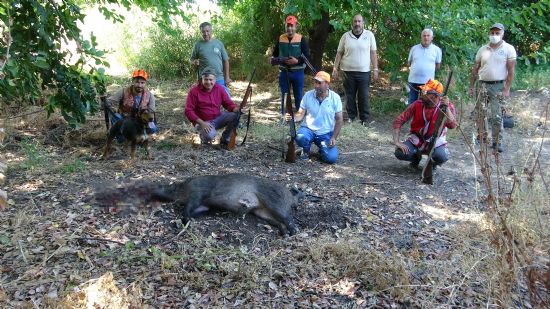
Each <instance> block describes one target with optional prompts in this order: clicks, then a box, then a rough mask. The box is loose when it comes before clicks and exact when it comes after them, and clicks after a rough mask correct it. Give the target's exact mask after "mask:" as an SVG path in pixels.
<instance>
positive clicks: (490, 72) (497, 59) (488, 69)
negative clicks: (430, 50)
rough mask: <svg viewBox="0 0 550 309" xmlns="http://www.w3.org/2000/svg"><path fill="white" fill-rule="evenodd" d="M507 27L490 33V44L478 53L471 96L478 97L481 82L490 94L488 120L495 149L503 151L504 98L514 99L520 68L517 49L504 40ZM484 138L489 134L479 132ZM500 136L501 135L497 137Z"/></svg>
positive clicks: (501, 27) (498, 25)
mask: <svg viewBox="0 0 550 309" xmlns="http://www.w3.org/2000/svg"><path fill="white" fill-rule="evenodd" d="M503 36H504V26H503V25H502V24H500V23H496V24H494V25H493V26H491V29H490V30H489V44H487V45H484V46H482V47H481V48H480V49H479V50H478V51H477V54H476V62H475V64H474V67H473V69H472V75H471V77H470V88H469V90H468V94H469V95H470V96H473V95H474V84H475V82H476V80H478V79H479V83H480V87H479V88H481V87H484V88H485V89H486V91H487V103H488V107H489V115H488V120H489V123H490V125H491V128H492V137H493V144H492V148H493V149H494V148H497V149H498V152H503V151H504V147H503V146H502V141H503V134H502V133H503V131H504V130H503V129H502V111H503V108H504V106H501V103H503V97H509V96H510V86H512V81H513V80H514V74H515V67H516V56H517V55H516V50H515V49H514V47H513V46H512V45H510V44H508V43H506V42H504V40H502V37H503ZM479 133H480V136H484V135H485V132H479ZM495 135H497V136H495Z"/></svg>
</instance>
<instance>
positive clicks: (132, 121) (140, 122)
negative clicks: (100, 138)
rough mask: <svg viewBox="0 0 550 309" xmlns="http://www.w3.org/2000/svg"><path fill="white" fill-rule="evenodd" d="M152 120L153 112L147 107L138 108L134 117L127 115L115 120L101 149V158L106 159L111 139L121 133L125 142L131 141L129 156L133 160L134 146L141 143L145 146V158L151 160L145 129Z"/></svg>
mask: <svg viewBox="0 0 550 309" xmlns="http://www.w3.org/2000/svg"><path fill="white" fill-rule="evenodd" d="M150 121H153V114H152V113H150V112H149V110H147V109H143V110H140V111H139V112H138V113H137V116H136V117H135V118H133V117H128V118H123V119H121V120H119V121H117V122H116V123H115V124H114V125H113V126H112V127H111V129H110V130H109V133H107V144H106V145H105V149H104V150H103V157H102V158H103V159H106V158H107V156H108V155H109V150H110V148H111V144H112V143H113V140H114V139H115V137H116V136H117V135H118V134H121V135H122V136H123V137H124V139H125V141H126V143H131V147H132V150H131V152H130V157H131V159H132V161H133V160H135V158H136V146H137V144H141V145H142V146H143V148H145V152H146V154H147V159H149V160H152V159H153V156H151V151H150V149H149V137H148V136H147V132H146V131H145V129H146V128H147V124H148V123H149V122H150Z"/></svg>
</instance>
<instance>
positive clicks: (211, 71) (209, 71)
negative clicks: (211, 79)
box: [201, 67, 216, 76]
mask: <svg viewBox="0 0 550 309" xmlns="http://www.w3.org/2000/svg"><path fill="white" fill-rule="evenodd" d="M205 75H214V76H215V75H216V71H214V69H212V68H210V67H206V68H204V69H203V70H202V72H201V76H205Z"/></svg>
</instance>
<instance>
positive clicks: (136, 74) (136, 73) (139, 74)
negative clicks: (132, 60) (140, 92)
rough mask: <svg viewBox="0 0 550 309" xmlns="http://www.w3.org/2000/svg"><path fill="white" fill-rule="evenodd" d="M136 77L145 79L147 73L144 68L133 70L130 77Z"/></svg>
mask: <svg viewBox="0 0 550 309" xmlns="http://www.w3.org/2000/svg"><path fill="white" fill-rule="evenodd" d="M136 77H141V78H143V79H144V80H147V78H148V75H147V72H145V70H144V69H139V70H135V71H134V73H132V78H136Z"/></svg>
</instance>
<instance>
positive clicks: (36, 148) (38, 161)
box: [20, 137, 48, 170]
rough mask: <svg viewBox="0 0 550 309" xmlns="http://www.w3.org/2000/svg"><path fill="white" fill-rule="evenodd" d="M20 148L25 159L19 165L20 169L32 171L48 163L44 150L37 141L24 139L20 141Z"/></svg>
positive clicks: (28, 138)
mask: <svg viewBox="0 0 550 309" xmlns="http://www.w3.org/2000/svg"><path fill="white" fill-rule="evenodd" d="M20 147H21V150H23V152H24V154H25V157H26V159H25V161H23V163H21V167H22V168H24V169H26V170H34V169H36V168H38V167H40V166H43V165H45V164H46V163H47V162H48V155H47V153H46V150H45V149H44V146H42V145H41V144H40V143H39V142H38V141H36V140H34V139H32V138H30V137H25V138H23V140H22V141H21V144H20Z"/></svg>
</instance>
